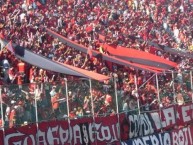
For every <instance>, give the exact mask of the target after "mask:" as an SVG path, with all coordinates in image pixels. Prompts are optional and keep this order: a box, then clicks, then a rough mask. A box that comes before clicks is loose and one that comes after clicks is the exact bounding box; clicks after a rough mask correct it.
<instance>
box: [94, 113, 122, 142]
mask: <svg viewBox="0 0 193 145" xmlns="http://www.w3.org/2000/svg"><path fill="white" fill-rule="evenodd" d="M95 128H96V132H95V133H96V136H95V137H96V140H97V144H98V145H99V144H100V145H106V144H115V143H116V144H118V143H119V141H120V137H119V121H118V118H117V116H111V117H98V118H96V119H95Z"/></svg>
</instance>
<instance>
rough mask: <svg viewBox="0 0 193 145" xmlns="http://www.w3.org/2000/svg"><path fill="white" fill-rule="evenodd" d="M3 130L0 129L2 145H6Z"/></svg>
mask: <svg viewBox="0 0 193 145" xmlns="http://www.w3.org/2000/svg"><path fill="white" fill-rule="evenodd" d="M3 139H4V136H3V130H1V129H0V144H4V140H3Z"/></svg>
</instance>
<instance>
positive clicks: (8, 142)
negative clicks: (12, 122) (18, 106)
mask: <svg viewBox="0 0 193 145" xmlns="http://www.w3.org/2000/svg"><path fill="white" fill-rule="evenodd" d="M36 133H37V127H36V125H35V124H31V125H26V126H22V127H18V128H11V129H8V130H5V139H4V144H5V145H16V144H17V145H26V144H27V145H35V144H36Z"/></svg>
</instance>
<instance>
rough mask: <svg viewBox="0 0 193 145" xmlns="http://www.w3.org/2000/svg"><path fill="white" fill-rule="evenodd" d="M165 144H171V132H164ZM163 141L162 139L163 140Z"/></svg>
mask: <svg viewBox="0 0 193 145" xmlns="http://www.w3.org/2000/svg"><path fill="white" fill-rule="evenodd" d="M163 141H164V145H171V138H170V134H169V133H164V139H163ZM161 142H162V140H161Z"/></svg>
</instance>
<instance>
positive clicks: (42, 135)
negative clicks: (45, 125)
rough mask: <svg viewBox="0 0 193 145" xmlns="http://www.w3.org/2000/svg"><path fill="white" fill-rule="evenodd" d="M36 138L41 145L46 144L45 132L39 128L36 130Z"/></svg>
mask: <svg viewBox="0 0 193 145" xmlns="http://www.w3.org/2000/svg"><path fill="white" fill-rule="evenodd" d="M37 134H38V140H39V144H41V145H47V142H46V133H45V132H42V131H41V130H38V133H37Z"/></svg>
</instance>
